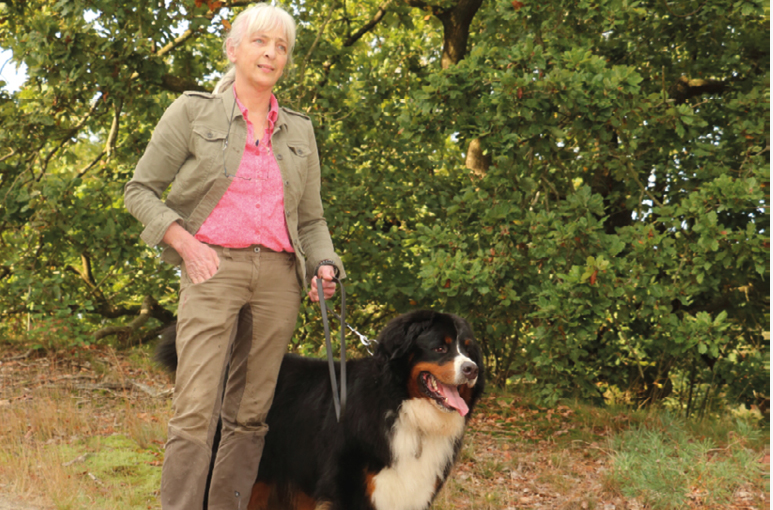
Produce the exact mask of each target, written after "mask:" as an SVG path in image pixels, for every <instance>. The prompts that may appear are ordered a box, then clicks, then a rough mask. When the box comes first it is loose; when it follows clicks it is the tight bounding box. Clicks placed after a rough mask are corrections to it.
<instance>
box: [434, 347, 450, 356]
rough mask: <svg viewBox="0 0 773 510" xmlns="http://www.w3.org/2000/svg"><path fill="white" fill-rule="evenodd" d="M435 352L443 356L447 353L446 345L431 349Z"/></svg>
mask: <svg viewBox="0 0 773 510" xmlns="http://www.w3.org/2000/svg"><path fill="white" fill-rule="evenodd" d="M432 350H433V351H435V352H440V353H442V354H445V353H447V352H448V346H447V345H441V346H440V347H435V348H434V349H432Z"/></svg>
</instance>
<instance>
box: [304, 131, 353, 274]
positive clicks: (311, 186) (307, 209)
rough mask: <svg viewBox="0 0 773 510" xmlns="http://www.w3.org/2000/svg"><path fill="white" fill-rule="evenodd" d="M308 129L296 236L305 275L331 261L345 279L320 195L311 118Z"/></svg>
mask: <svg viewBox="0 0 773 510" xmlns="http://www.w3.org/2000/svg"><path fill="white" fill-rule="evenodd" d="M305 124H306V126H307V129H308V133H307V135H306V136H307V139H308V141H309V148H310V150H311V154H309V157H308V160H309V163H308V170H307V171H308V173H307V175H306V185H305V188H304V190H303V195H302V196H301V199H300V202H299V204H298V237H299V239H300V241H301V245H302V246H303V249H304V251H305V252H306V278H307V280H311V278H312V277H314V276H315V274H314V270H315V269H317V266H318V265H319V263H320V262H322V261H324V260H330V261H332V262H333V264H334V265H335V267H336V268H337V269H338V277H339V278H341V279H344V278H346V272H345V271H344V265H343V262H341V258H340V257H339V256H338V255H337V254H336V252H335V249H334V248H333V240H332V239H331V238H330V230H329V229H328V226H327V221H326V220H325V216H324V210H323V207H322V198H321V196H320V187H321V171H320V164H319V153H318V152H317V141H316V139H315V137H314V128H313V126H312V124H311V121H308V122H306V123H305Z"/></svg>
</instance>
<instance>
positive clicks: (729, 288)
mask: <svg viewBox="0 0 773 510" xmlns="http://www.w3.org/2000/svg"><path fill="white" fill-rule="evenodd" d="M244 5H246V2H226V3H222V2H211V3H206V2H202V1H201V0H195V1H171V0H170V1H167V2H162V3H149V2H140V3H138V4H133V5H132V6H117V5H115V4H114V3H109V2H101V1H97V2H88V3H86V2H83V1H77V0H76V1H74V2H72V1H71V2H59V3H51V2H42V1H31V2H30V1H28V2H26V3H17V2H5V3H0V9H2V10H0V17H2V21H0V46H1V47H5V48H11V49H12V50H13V52H14V58H15V59H16V60H17V61H20V62H22V61H23V62H24V63H26V65H27V66H28V69H29V79H28V82H27V84H26V85H25V87H24V88H23V90H22V91H20V92H19V93H17V94H8V93H4V95H3V96H2V97H1V98H0V108H2V110H0V115H2V119H3V126H4V129H3V132H2V134H0V142H1V143H0V147H2V154H0V175H1V176H2V177H1V180H0V193H2V196H3V197H4V200H3V201H2V206H1V207H2V209H1V210H0V214H2V217H3V223H2V225H3V227H2V247H0V260H2V268H0V287H2V291H1V292H0V295H2V296H3V297H2V298H0V299H3V300H4V302H3V305H4V307H3V308H4V309H5V312H4V319H5V320H4V323H5V325H6V327H8V328H12V327H26V326H27V325H28V324H29V325H30V326H31V327H32V328H33V329H34V327H35V326H36V325H38V326H41V327H44V328H45V329H46V330H48V329H50V328H51V327H68V328H76V329H77V330H78V331H79V332H81V334H82V335H96V336H97V337H104V336H105V335H113V334H121V335H123V337H124V338H127V339H131V338H135V339H136V338H137V337H145V338H146V339H147V338H150V337H152V336H153V335H155V334H156V332H157V329H158V328H159V327H161V326H162V325H163V324H166V323H168V322H169V321H170V320H171V319H172V317H173V315H174V309H175V304H174V301H175V287H174V286H175V285H176V284H175V276H174V274H175V270H174V269H173V268H170V267H166V266H163V265H161V264H160V263H158V262H157V260H156V259H155V258H154V254H155V251H154V250H153V249H151V248H148V247H146V246H143V245H142V244H140V242H139V241H138V233H139V230H140V227H139V225H137V224H136V222H135V221H134V220H133V219H132V218H129V217H128V216H127V214H126V213H125V212H124V210H123V208H122V202H121V189H122V185H123V184H124V183H125V182H126V180H128V178H129V177H130V175H131V173H132V171H133V166H134V164H135V163H136V161H137V159H138V157H139V155H140V154H141V153H142V150H143V149H144V147H145V145H146V144H147V141H148V139H149V136H150V133H151V132H152V129H153V126H154V125H155V123H156V121H157V120H158V118H159V117H160V114H161V113H162V112H163V110H164V108H165V107H166V106H167V105H168V104H170V102H171V101H172V100H173V99H174V97H176V95H177V94H178V93H179V92H180V91H182V90H185V89H194V88H195V89H204V90H208V89H211V87H212V85H213V82H214V79H215V78H216V76H217V73H218V71H219V70H221V69H222V68H223V67H224V64H225V62H224V59H223V58H222V52H221V49H220V41H221V40H222V35H223V32H224V30H225V29H226V28H227V26H228V20H229V19H232V17H233V14H234V13H235V12H236V11H238V9H240V8H241V7H243V6H244ZM288 8H289V9H290V11H291V12H293V13H294V15H295V16H296V19H297V20H298V22H299V27H300V31H299V40H298V44H297V47H296V52H295V60H296V66H295V70H294V73H293V74H292V75H291V76H289V77H288V78H287V79H286V80H285V81H284V82H283V83H282V85H281V87H280V89H281V90H279V91H278V95H279V97H280V101H282V102H283V103H284V104H287V105H290V106H291V107H293V108H295V109H297V110H300V111H303V112H307V113H309V114H310V115H311V116H312V118H313V119H314V122H315V126H316V129H317V137H318V142H319V147H320V152H321V156H322V161H323V180H324V182H323V193H324V197H323V200H324V202H325V204H326V207H327V217H328V220H329V223H330V225H331V230H332V232H333V236H334V241H335V242H336V244H337V246H338V247H339V249H340V251H341V252H342V255H343V257H344V261H345V264H346V265H347V272H348V273H349V274H350V276H351V281H350V282H347V290H348V291H349V293H350V294H351V301H352V303H353V304H352V306H351V307H350V309H352V310H354V315H353V322H354V323H355V324H356V325H357V326H358V327H362V328H363V329H365V330H366V331H367V332H369V333H370V334H371V335H372V334H373V333H374V332H375V331H377V330H378V329H379V328H380V327H381V326H382V325H383V324H384V321H385V320H386V319H387V318H389V317H390V316H392V315H393V314H394V313H396V312H400V311H405V310H407V309H409V308H412V307H416V306H427V307H438V308H442V309H444V310H446V311H452V312H457V313H460V314H463V315H465V316H466V317H468V318H470V319H471V320H472V322H473V323H474V325H475V327H476V333H477V335H478V336H479V338H480V340H481V342H482V345H483V347H484V350H485V351H486V353H487V357H488V360H489V368H490V370H491V371H492V373H493V375H495V376H496V379H497V380H498V381H499V382H504V381H505V380H508V379H510V380H521V381H530V382H534V383H536V386H535V387H536V388H537V391H538V394H539V395H540V396H541V398H542V399H544V400H545V401H546V402H550V401H554V400H555V399H556V398H559V397H561V396H564V395H568V394H573V393H574V394H581V395H583V396H586V397H587V396H601V395H603V394H604V392H605V391H608V390H610V391H623V392H627V393H628V394H629V395H630V396H631V398H632V399H633V400H634V401H636V402H639V403H644V402H653V401H657V400H659V399H662V398H664V397H666V396H668V395H669V394H670V393H672V392H674V390H676V393H675V395H676V396H678V397H679V399H681V404H682V407H683V409H685V411H686V412H688V413H690V412H692V411H693V410H696V409H706V408H707V406H708V404H709V403H710V402H711V400H712V399H717V398H719V397H720V396H722V395H724V396H725V397H726V398H728V399H730V401H742V402H753V401H759V397H767V396H768V395H769V384H768V382H767V381H768V373H769V346H768V344H767V342H766V341H765V340H764V338H763V332H764V331H766V329H767V327H766V326H765V324H768V323H769V317H770V315H769V314H770V312H769V306H770V304H769V303H770V300H769V284H768V283H767V282H768V280H769V275H770V273H769V264H768V260H769V204H770V198H769V189H768V183H769V179H770V178H769V162H770V157H769V155H770V137H769V130H770V123H769V83H770V65H769V50H768V46H767V45H766V44H765V42H766V41H768V40H769V18H770V15H769V6H767V5H766V4H763V3H762V2H761V1H758V0H754V1H746V0H740V1H737V2H729V1H726V0H707V1H706V2H703V3H702V4H700V5H696V6H694V7H691V8H690V9H685V8H684V7H683V6H681V5H678V4H672V3H667V2H666V3H664V2H654V1H642V2H628V1H627V0H594V1H590V0H583V1H580V2H574V3H571V4H569V3H566V2H562V1H559V0H548V1H546V2H539V3H537V2H534V3H531V2H522V1H512V2H511V1H491V0H487V1H485V2H484V1H481V0H437V1H436V2H434V3H433V2H423V1H420V0H404V1H399V0H385V1H383V2H373V1H363V2H357V3H356V4H352V3H347V2H325V1H323V2H314V3H312V4H309V3H300V2H292V3H289V4H288ZM52 321H58V322H56V323H53V322H52ZM318 332H319V325H318V321H317V320H316V311H315V310H314V309H313V308H311V307H308V308H304V312H303V314H302V319H301V324H300V328H299V333H298V335H297V338H296V340H297V342H298V345H297V348H298V349H300V350H303V351H306V352H311V351H315V350H317V349H318V346H319V342H318V340H317V339H318V338H319V336H318ZM92 338H93V337H92Z"/></svg>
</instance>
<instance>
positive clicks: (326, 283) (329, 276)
mask: <svg viewBox="0 0 773 510" xmlns="http://www.w3.org/2000/svg"><path fill="white" fill-rule="evenodd" d="M335 275H336V270H335V267H333V266H320V267H319V270H317V276H315V277H314V278H312V279H311V290H309V298H311V300H312V301H313V302H314V303H318V302H319V293H318V292H317V281H318V280H322V290H323V291H324V293H325V299H330V298H331V297H333V294H335V292H336V283H335V282H334V281H333V278H335Z"/></svg>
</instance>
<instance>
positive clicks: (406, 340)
mask: <svg viewBox="0 0 773 510" xmlns="http://www.w3.org/2000/svg"><path fill="white" fill-rule="evenodd" d="M434 316H435V312H432V311H429V310H419V311H417V312H411V313H407V314H405V315H401V316H399V317H397V318H395V319H392V320H391V321H389V324H387V326H386V327H385V328H384V330H383V331H382V332H381V334H380V335H379V336H378V347H377V348H376V353H375V355H376V356H381V357H383V358H386V359H387V360H395V359H399V358H402V357H403V356H405V355H407V354H408V353H409V352H410V351H411V350H413V348H414V347H415V346H416V339H417V338H418V337H419V335H421V334H422V333H423V332H425V331H427V330H428V329H429V328H430V327H431V326H432V320H433V318H434Z"/></svg>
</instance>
